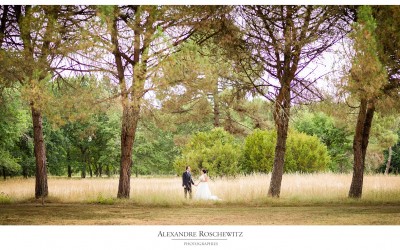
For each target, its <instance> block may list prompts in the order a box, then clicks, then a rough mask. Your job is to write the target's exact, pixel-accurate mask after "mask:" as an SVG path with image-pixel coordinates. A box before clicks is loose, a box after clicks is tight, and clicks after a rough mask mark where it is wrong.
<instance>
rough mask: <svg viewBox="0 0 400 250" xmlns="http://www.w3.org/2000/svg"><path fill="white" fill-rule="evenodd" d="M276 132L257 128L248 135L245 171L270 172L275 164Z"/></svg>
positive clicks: (244, 155)
mask: <svg viewBox="0 0 400 250" xmlns="http://www.w3.org/2000/svg"><path fill="white" fill-rule="evenodd" d="M275 143H276V132H275V131H274V130H266V131H264V130H259V129H256V130H254V131H253V133H252V134H251V135H249V136H247V137H246V140H245V145H244V149H243V159H242V167H243V171H244V172H245V173H252V172H257V173H269V172H271V170H272V166H273V164H274V157H275V156H274V155H275Z"/></svg>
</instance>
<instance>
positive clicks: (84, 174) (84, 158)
mask: <svg viewBox="0 0 400 250" xmlns="http://www.w3.org/2000/svg"><path fill="white" fill-rule="evenodd" d="M79 149H80V150H81V155H82V156H81V164H82V167H81V178H82V179H84V178H86V148H84V147H83V146H80V147H79Z"/></svg>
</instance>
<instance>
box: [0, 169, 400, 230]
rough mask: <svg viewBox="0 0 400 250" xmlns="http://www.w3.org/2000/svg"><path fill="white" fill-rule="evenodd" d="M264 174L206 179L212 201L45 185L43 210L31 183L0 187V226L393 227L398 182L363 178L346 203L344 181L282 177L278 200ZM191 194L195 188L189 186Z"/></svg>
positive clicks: (170, 187)
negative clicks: (358, 195) (359, 191)
mask: <svg viewBox="0 0 400 250" xmlns="http://www.w3.org/2000/svg"><path fill="white" fill-rule="evenodd" d="M269 180H270V175H253V176H243V177H238V178H235V179H228V178H222V179H214V180H212V181H211V182H210V183H209V184H210V189H211V191H212V193H213V194H215V195H217V196H218V197H220V198H221V199H222V201H219V202H211V201H208V202H200V201H195V200H185V199H184V198H183V189H182V187H181V179H180V178H178V177H169V178H150V177H141V178H132V180H131V198H130V199H128V200H117V199H115V197H116V193H117V187H118V179H116V178H110V179H109V178H93V179H90V178H88V179H66V178H49V183H48V184H49V193H50V195H49V197H48V198H47V199H46V204H45V206H41V203H40V201H37V200H35V199H34V198H33V195H34V185H35V184H34V179H27V180H26V179H8V180H6V181H0V224H3V225H12V224H24V225H37V224H40V225H41V224H52V225H54V224H57V225H61V224H68V225H75V224H83V225H92V224H96V225H101V224H129V225H142V224H146V225H150V224H160V225H186V224H188V225H193V224H199V225H208V224H212V225H260V224H261V225H273V224H279V225H308V224H318V225H324V224H328V225H347V224H351V225H354V224H362V225H376V224H392V225H399V224H400V216H399V215H400V177H397V176H384V175H367V176H365V179H364V192H363V198H362V199H359V200H353V199H348V198H347V193H348V189H349V186H350V181H351V175H346V174H289V175H284V177H283V181H282V191H281V197H280V198H279V199H272V198H268V197H266V196H267V195H266V194H267V190H268V185H269ZM194 192H196V187H194Z"/></svg>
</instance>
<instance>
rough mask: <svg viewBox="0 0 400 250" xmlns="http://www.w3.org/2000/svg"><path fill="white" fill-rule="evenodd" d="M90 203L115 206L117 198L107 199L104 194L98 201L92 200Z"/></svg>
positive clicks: (98, 196) (97, 198)
mask: <svg viewBox="0 0 400 250" xmlns="http://www.w3.org/2000/svg"><path fill="white" fill-rule="evenodd" d="M89 202H90V203H95V204H103V205H113V204H114V203H115V198H113V197H105V196H103V194H102V193H99V194H98V195H97V197H96V199H93V200H90V201H89Z"/></svg>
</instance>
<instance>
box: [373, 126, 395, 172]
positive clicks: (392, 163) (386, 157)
mask: <svg viewBox="0 0 400 250" xmlns="http://www.w3.org/2000/svg"><path fill="white" fill-rule="evenodd" d="M397 135H398V136H399V137H400V130H399V131H397ZM388 156H389V153H388V150H385V151H384V157H385V160H384V162H383V163H382V164H381V165H380V166H379V168H377V169H376V172H378V173H384V172H385V169H386V164H387V161H388ZM389 173H392V174H399V173H400V141H398V142H397V143H396V144H395V145H394V146H392V159H391V161H390V169H389Z"/></svg>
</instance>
